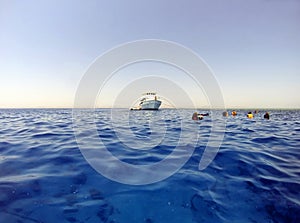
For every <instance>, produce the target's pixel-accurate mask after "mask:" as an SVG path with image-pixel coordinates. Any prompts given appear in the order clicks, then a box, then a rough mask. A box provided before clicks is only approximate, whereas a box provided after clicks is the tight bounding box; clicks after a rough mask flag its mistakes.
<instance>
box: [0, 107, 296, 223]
mask: <svg viewBox="0 0 300 223" xmlns="http://www.w3.org/2000/svg"><path fill="white" fill-rule="evenodd" d="M178 112H179V111H177V110H160V111H131V113H130V111H128V110H114V112H113V113H114V114H115V115H116V114H117V115H118V117H119V118H120V117H121V118H124V119H123V120H125V119H126V117H127V118H128V117H129V118H130V119H129V126H130V132H128V131H127V130H128V129H127V130H126V128H122V126H120V125H119V126H117V127H116V126H115V128H114V127H113V125H111V122H110V117H111V110H109V109H103V110H97V111H96V114H95V116H94V120H95V122H96V125H97V129H98V134H99V137H101V139H102V141H103V143H104V145H105V146H106V147H107V148H108V150H109V151H110V152H111V153H112V154H113V155H114V156H116V157H118V158H119V159H120V160H122V161H124V162H128V163H131V164H134V165H143V164H149V163H152V162H159V161H160V160H163V159H164V158H165V157H166V156H167V155H169V154H170V153H171V152H172V150H173V149H174V148H175V147H176V142H177V141H178V139H179V138H180V137H181V136H180V133H181V131H183V129H182V128H183V127H182V126H181V124H180V120H181V119H182V118H186V119H187V120H188V125H187V126H186V127H187V128H188V130H189V131H191V132H192V131H193V130H195V131H199V133H200V138H199V141H198V143H197V145H196V148H195V151H194V153H193V155H192V157H191V158H190V159H189V161H188V162H187V163H186V164H185V165H184V166H183V167H182V168H181V169H180V170H179V171H178V172H177V173H175V174H174V175H172V176H170V177H169V178H167V179H166V180H163V181H160V182H157V183H153V184H149V185H142V186H133V185H126V184H121V183H118V182H114V181H112V180H109V179H107V178H105V177H103V176H102V175H100V174H99V173H98V172H97V171H96V170H94V169H93V168H92V167H91V166H90V165H89V164H88V163H87V162H86V160H85V158H84V157H83V155H82V153H81V151H80V149H79V148H78V144H77V142H76V139H75V136H74V131H73V124H72V110H68V109H58V110H56V109H16V110H12V109H5V110H0V222H1V223H23V222H29V223H34V222H45V223H54V222H61V223H63V222H71V223H73V222H74V223H76V222H78V223H79V222H99V223H101V222H106V223H164V222H172V223H177V222H178V223H192V222H194V223H200V222H204V223H208V222H211V223H218V222H228V223H233V222H236V223H243V222H253V223H264V222H266V223H277V222H278V223H281V222H294V223H296V222H300V111H299V110H293V111H287V110H284V111H279V110H274V111H271V112H270V114H271V118H270V120H264V119H263V118H262V116H263V114H264V113H263V112H259V113H258V114H257V115H255V117H254V119H252V120H249V119H247V118H246V115H245V114H246V113H247V111H238V116H237V117H227V118H225V119H226V120H227V127H226V130H225V136H224V141H223V143H222V145H221V147H220V150H219V152H218V154H217V156H216V157H215V159H214V160H213V161H212V163H211V164H210V165H209V166H208V167H207V168H206V169H205V170H203V171H199V170H198V165H199V161H200V159H201V157H202V155H203V150H204V148H205V145H206V143H207V142H208V137H209V135H210V131H211V126H212V121H211V117H205V119H204V120H201V121H199V122H194V121H192V120H191V115H192V113H193V112H194V111H193V110H180V114H181V115H179V113H178ZM203 112H206V111H203ZM213 112H216V113H217V114H219V118H220V120H221V119H224V118H223V117H222V115H221V114H222V111H213ZM153 117H154V118H153ZM85 118H87V120H89V119H88V117H85ZM153 120H156V122H157V123H152V122H153ZM90 121H93V120H90ZM127 122H128V121H127ZM156 124H158V125H162V126H161V127H160V126H158V128H157V127H155V125H156ZM153 129H155V131H156V132H153ZM117 130H118V131H120V132H119V133H118V132H117ZM129 133H130V134H131V135H132V134H134V136H135V137H136V139H138V140H137V141H138V142H139V144H137V143H136V141H134V140H132V137H130V136H129ZM80 134H82V136H83V137H89V134H87V133H86V134H85V129H84V128H83V129H82V133H80ZM126 134H128V137H127V136H126ZM155 134H157V135H155ZM153 135H154V136H155V137H153V139H154V142H153V143H154V147H153V148H152V149H150V150H139V149H132V148H130V146H134V147H139V146H141V147H142V146H145V145H146V146H148V147H151V142H150V144H149V142H148V140H149V138H151V136H153ZM161 137H162V138H163V140H158V141H155V139H160V138H161ZM141 142H144V144H143V143H141ZM100 149H101V148H100ZM109 165H110V163H109V160H107V166H108V168H109ZM161 171H164V169H161ZM128 177H135V176H128Z"/></svg>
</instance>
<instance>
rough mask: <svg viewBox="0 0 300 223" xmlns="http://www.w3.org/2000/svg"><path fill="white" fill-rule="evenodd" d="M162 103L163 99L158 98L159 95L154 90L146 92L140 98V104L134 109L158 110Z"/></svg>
mask: <svg viewBox="0 0 300 223" xmlns="http://www.w3.org/2000/svg"><path fill="white" fill-rule="evenodd" d="M160 105H161V101H160V100H158V96H157V94H156V93H154V92H147V93H144V94H143V95H142V97H141V99H140V103H139V106H138V107H137V108H135V109H132V110H136V109H137V110H158V109H159V107H160Z"/></svg>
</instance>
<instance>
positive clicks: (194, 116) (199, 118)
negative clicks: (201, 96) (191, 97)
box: [192, 112, 209, 120]
mask: <svg viewBox="0 0 300 223" xmlns="http://www.w3.org/2000/svg"><path fill="white" fill-rule="evenodd" d="M208 115H209V114H208V113H206V114H198V113H197V112H194V113H193V116H192V119H193V120H202V119H203V117H204V116H208Z"/></svg>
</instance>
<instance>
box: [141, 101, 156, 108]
mask: <svg viewBox="0 0 300 223" xmlns="http://www.w3.org/2000/svg"><path fill="white" fill-rule="evenodd" d="M160 105H161V101H159V100H149V101H144V102H143V103H142V104H140V106H141V110H158V109H159V107H160Z"/></svg>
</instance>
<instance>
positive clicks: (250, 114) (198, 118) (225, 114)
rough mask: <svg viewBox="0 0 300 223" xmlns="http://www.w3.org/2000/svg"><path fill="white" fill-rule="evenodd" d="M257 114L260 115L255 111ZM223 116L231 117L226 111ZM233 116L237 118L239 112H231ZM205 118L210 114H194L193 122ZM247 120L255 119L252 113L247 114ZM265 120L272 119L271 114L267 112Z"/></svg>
mask: <svg viewBox="0 0 300 223" xmlns="http://www.w3.org/2000/svg"><path fill="white" fill-rule="evenodd" d="M257 113H258V111H257V110H255V111H254V114H257ZM222 114H223V116H224V117H228V116H229V114H228V112H227V111H224V112H223V113H222ZM231 115H232V116H236V115H237V112H236V111H235V110H233V111H232V112H231ZM204 116H209V114H208V113H205V114H199V113H197V112H194V113H193V116H192V119H193V120H202V119H203V118H204ZM247 118H250V119H252V118H254V115H253V114H252V112H251V111H250V112H248V113H247ZM264 119H270V114H269V113H268V112H266V113H265V114H264Z"/></svg>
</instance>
